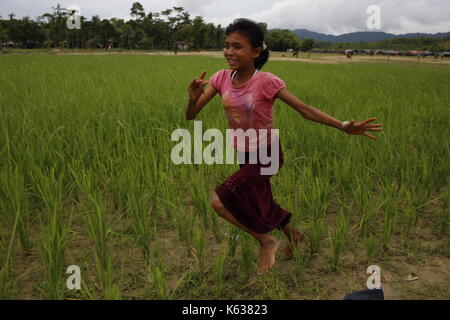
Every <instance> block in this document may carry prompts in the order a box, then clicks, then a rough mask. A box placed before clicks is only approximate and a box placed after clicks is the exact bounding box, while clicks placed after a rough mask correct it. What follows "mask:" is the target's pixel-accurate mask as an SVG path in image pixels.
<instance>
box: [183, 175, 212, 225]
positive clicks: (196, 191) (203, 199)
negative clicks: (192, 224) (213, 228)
mask: <svg viewBox="0 0 450 320" xmlns="http://www.w3.org/2000/svg"><path fill="white" fill-rule="evenodd" d="M188 190H189V195H190V197H191V200H192V204H193V205H194V208H195V214H196V215H198V216H199V217H201V219H202V222H203V226H204V227H205V229H209V227H210V214H209V213H210V212H211V209H210V197H209V193H208V189H207V188H206V183H205V181H204V178H203V174H201V173H196V174H195V176H194V180H193V181H192V186H191V188H189V189H188ZM214 215H216V214H215V213H214Z"/></svg>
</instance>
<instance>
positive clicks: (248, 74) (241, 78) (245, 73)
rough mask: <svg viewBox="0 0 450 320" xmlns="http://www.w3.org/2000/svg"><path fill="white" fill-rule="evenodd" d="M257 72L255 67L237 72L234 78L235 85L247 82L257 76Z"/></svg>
mask: <svg viewBox="0 0 450 320" xmlns="http://www.w3.org/2000/svg"><path fill="white" fill-rule="evenodd" d="M256 71H257V70H256V68H255V66H254V65H251V66H248V67H246V68H241V69H238V70H236V71H235V73H236V74H235V75H234V77H233V83H234V84H235V85H236V84H242V83H245V82H247V81H248V80H250V79H251V78H252V77H253V76H254V75H255V73H256Z"/></svg>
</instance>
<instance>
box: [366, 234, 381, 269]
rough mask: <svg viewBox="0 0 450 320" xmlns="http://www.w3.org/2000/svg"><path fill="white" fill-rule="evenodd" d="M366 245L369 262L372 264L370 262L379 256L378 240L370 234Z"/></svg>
mask: <svg viewBox="0 0 450 320" xmlns="http://www.w3.org/2000/svg"><path fill="white" fill-rule="evenodd" d="M364 244H365V246H366V257H367V262H368V263H370V261H372V260H373V259H374V258H375V256H376V254H377V250H378V241H377V238H376V237H375V236H374V235H373V234H372V233H370V234H369V235H368V236H366V238H365V239H364Z"/></svg>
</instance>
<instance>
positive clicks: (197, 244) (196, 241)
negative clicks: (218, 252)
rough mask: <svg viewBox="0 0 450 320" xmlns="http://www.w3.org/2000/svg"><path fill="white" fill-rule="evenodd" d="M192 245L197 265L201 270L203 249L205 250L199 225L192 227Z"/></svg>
mask: <svg viewBox="0 0 450 320" xmlns="http://www.w3.org/2000/svg"><path fill="white" fill-rule="evenodd" d="M193 245H194V249H195V256H196V258H197V261H198V266H199V269H200V270H201V271H203V269H204V264H205V263H204V262H205V260H204V250H205V236H204V232H203V231H202V230H200V228H199V227H196V228H194V231H193Z"/></svg>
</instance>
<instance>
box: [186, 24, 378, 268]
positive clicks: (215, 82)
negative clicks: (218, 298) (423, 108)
mask: <svg viewBox="0 0 450 320" xmlns="http://www.w3.org/2000/svg"><path fill="white" fill-rule="evenodd" d="M225 33H226V41H225V48H224V57H225V59H226V60H227V61H228V64H229V69H223V70H220V71H218V72H216V73H215V74H214V75H213V76H212V77H211V78H210V80H209V81H206V80H204V77H205V75H206V71H204V72H203V73H202V75H201V76H200V79H197V78H194V79H193V80H192V82H191V83H190V85H189V88H188V91H189V103H188V107H187V110H186V118H187V119H188V120H192V119H195V117H196V116H197V114H198V113H199V112H200V110H201V109H202V108H203V107H204V106H205V105H206V104H207V103H208V102H209V101H210V100H211V99H212V98H213V97H214V96H215V95H216V93H217V92H219V94H220V95H221V97H222V100H223V105H224V109H225V113H226V115H227V118H228V123H229V126H230V128H231V129H243V130H248V129H268V134H266V135H264V134H259V135H258V136H257V138H256V139H253V141H252V139H251V138H250V141H248V140H245V142H244V144H242V143H241V144H239V142H236V140H233V147H234V148H235V149H237V151H238V153H239V152H240V153H242V154H243V155H244V157H245V159H246V160H247V159H248V158H249V155H250V153H251V152H254V151H255V150H256V151H258V150H259V149H260V148H266V152H267V153H266V154H268V155H270V151H271V150H273V149H272V148H271V147H270V146H271V144H272V143H274V141H278V140H275V139H277V137H276V136H274V135H273V134H272V135H271V134H270V129H273V125H272V106H273V103H274V101H275V99H276V98H280V99H281V100H282V101H284V102H285V103H287V104H288V105H290V106H291V107H293V108H294V109H295V110H296V111H298V112H299V113H300V114H301V115H302V116H303V117H304V118H305V119H308V120H312V121H316V122H319V123H322V124H325V125H328V126H332V127H335V128H337V129H339V130H342V131H344V132H346V133H348V134H360V135H364V136H367V137H369V138H372V139H375V137H374V136H373V135H370V134H368V133H367V132H366V131H382V129H381V128H380V127H381V126H382V125H381V124H368V123H369V122H371V121H373V120H375V118H370V119H367V120H364V121H361V122H359V123H355V121H354V120H351V121H345V122H341V121H339V120H336V119H335V118H333V117H331V116H329V115H328V114H325V113H323V112H321V111H319V110H318V109H316V108H313V107H311V106H309V105H307V104H305V103H303V102H302V101H300V100H299V99H297V98H296V97H295V96H294V95H292V94H291V93H290V92H289V91H288V90H287V89H286V85H285V83H284V82H283V80H281V79H280V78H278V77H277V76H275V75H273V74H272V73H269V72H261V71H260V70H261V68H262V67H263V65H264V64H265V63H266V62H267V60H268V59H269V50H268V49H267V47H266V45H265V42H264V34H263V32H262V31H261V29H260V28H259V27H258V25H257V24H256V23H255V22H253V21H251V20H248V19H237V20H234V22H233V23H232V24H231V25H229V26H228V27H227V29H226V32H225ZM208 83H209V86H208V88H207V89H206V91H205V90H204V88H205V85H206V84H208ZM278 145H279V147H278V150H279V152H278V156H277V159H276V160H278V161H279V167H280V168H281V166H282V164H283V153H282V150H281V144H279V143H278ZM239 166H240V169H239V170H238V171H236V172H235V173H234V174H233V175H232V176H230V177H229V178H228V179H227V180H225V181H224V182H223V183H222V184H221V185H220V186H218V187H217V188H215V190H214V193H213V196H212V198H211V206H212V208H213V209H214V210H215V211H216V212H217V213H218V214H219V215H220V216H221V217H222V218H224V219H225V220H227V221H229V222H230V223H232V224H234V225H235V226H237V227H239V228H241V229H242V230H244V231H246V232H248V233H249V234H251V235H252V236H253V237H254V238H255V239H256V240H258V242H259V244H260V255H259V268H258V269H259V274H263V273H265V272H267V271H268V270H269V269H270V268H271V267H272V266H273V264H274V263H275V254H276V250H277V248H278V240H277V239H276V238H275V237H274V236H272V235H271V234H270V231H272V230H274V229H275V228H279V229H281V230H282V231H283V233H284V234H285V235H286V236H287V238H288V240H289V243H290V245H289V246H288V248H286V253H288V254H289V255H292V250H293V247H294V246H295V245H297V244H298V242H299V241H302V240H303V238H304V236H303V234H301V233H300V232H299V231H297V230H295V229H294V228H293V227H292V226H291V224H290V223H289V220H290V216H291V213H290V212H288V211H286V210H284V209H282V208H281V207H280V206H279V205H278V204H277V203H276V202H275V201H274V199H273V197H272V189H271V185H270V176H269V175H261V174H260V170H259V169H260V168H261V167H264V165H263V164H262V163H261V162H260V160H259V158H258V159H257V163H256V164H250V163H246V162H245V163H240V164H239Z"/></svg>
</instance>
